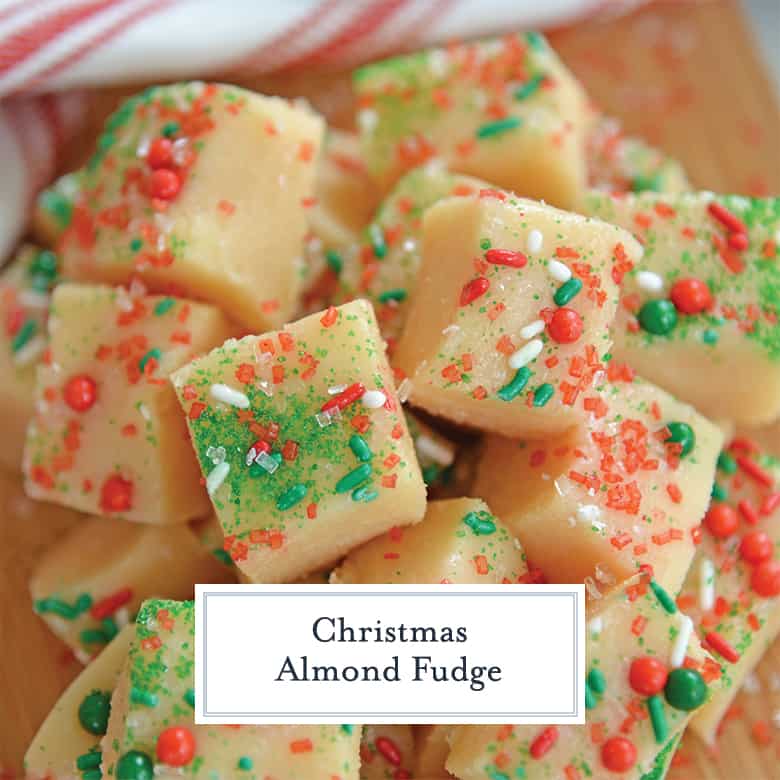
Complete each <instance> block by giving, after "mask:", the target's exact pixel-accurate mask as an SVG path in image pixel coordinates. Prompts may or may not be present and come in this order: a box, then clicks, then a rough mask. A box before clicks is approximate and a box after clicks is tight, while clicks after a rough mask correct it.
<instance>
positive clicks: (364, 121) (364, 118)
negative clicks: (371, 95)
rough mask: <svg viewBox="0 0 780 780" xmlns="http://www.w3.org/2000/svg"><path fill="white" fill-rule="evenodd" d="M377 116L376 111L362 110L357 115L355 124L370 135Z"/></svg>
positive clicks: (377, 118)
mask: <svg viewBox="0 0 780 780" xmlns="http://www.w3.org/2000/svg"><path fill="white" fill-rule="evenodd" d="M378 121H379V116H378V115H377V113H376V111H372V110H371V109H370V108H364V109H362V110H360V111H358V113H357V123H358V126H359V127H360V129H361V130H363V131H365V132H367V133H370V132H371V131H372V130H373V129H374V128H375V127H376V125H377V122H378Z"/></svg>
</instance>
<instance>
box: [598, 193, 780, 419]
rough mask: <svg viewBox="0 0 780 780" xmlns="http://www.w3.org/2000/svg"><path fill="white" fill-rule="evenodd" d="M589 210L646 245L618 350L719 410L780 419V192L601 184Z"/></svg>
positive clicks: (624, 297)
mask: <svg viewBox="0 0 780 780" xmlns="http://www.w3.org/2000/svg"><path fill="white" fill-rule="evenodd" d="M585 213H588V214H591V215H592V216H596V217H599V218H600V219H605V220H607V221H609V222H614V223H615V224H616V225H620V226H622V227H624V228H626V229H627V230H632V231H633V232H634V233H635V234H636V237H637V238H638V239H639V240H640V241H641V242H642V243H643V244H644V246H645V252H644V257H643V258H642V260H641V261H640V262H638V263H634V265H633V267H632V268H629V267H628V266H626V268H625V270H626V275H625V278H624V279H623V285H622V291H621V306H620V307H619V309H618V316H617V318H616V320H615V325H614V339H615V346H614V353H615V355H616V356H617V357H619V358H620V359H622V360H627V361H628V362H629V363H631V365H632V366H634V367H635V368H636V369H637V371H639V373H640V374H642V375H643V376H646V377H647V378H648V379H649V380H650V381H652V382H655V383H656V384H657V385H659V386H660V387H663V388H664V389H665V390H668V391H669V392H670V393H673V394H674V395H676V396H677V397H678V398H680V399H681V400H683V401H687V402H688V403H691V404H693V405H694V406H695V407H696V408H697V409H698V410H699V411H700V412H701V413H702V414H706V415H707V416H709V417H711V418H712V419H715V420H717V419H728V420H733V421H734V422H736V423H740V424H743V425H761V424H766V423H770V422H772V421H773V420H774V419H776V418H777V417H778V415H780V325H778V323H777V307H778V293H777V291H778V289H780V288H778V283H780V271H778V262H777V261H778V258H780V250H778V242H780V235H779V234H778V231H780V198H766V199H759V198H746V197H742V196H736V195H733V196H732V195H714V194H713V193H710V192H699V193H687V194H686V193H684V194H680V195H662V194H654V193H643V194H640V195H630V194H629V195H621V196H617V197H610V196H609V195H606V194H601V193H596V192H594V193H591V194H590V195H589V196H588V198H587V199H586V203H585ZM747 377H749V381H747V379H746V378H747Z"/></svg>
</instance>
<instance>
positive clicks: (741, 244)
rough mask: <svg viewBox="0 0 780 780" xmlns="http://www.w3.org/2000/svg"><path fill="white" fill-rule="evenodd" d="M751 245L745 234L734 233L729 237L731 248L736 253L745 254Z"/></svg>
mask: <svg viewBox="0 0 780 780" xmlns="http://www.w3.org/2000/svg"><path fill="white" fill-rule="evenodd" d="M749 245H750V240H749V239H748V237H747V235H745V233H732V234H731V235H730V236H729V246H730V247H731V248H732V249H733V250H735V251H736V252H744V251H745V250H746V249H747V248H748V246H749Z"/></svg>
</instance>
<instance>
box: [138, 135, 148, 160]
mask: <svg viewBox="0 0 780 780" xmlns="http://www.w3.org/2000/svg"><path fill="white" fill-rule="evenodd" d="M150 146H151V138H149V136H148V135H144V136H141V140H140V141H139V142H138V146H136V148H135V156H136V157H140V158H141V159H142V160H143V159H145V158H146V155H147V154H149V147H150Z"/></svg>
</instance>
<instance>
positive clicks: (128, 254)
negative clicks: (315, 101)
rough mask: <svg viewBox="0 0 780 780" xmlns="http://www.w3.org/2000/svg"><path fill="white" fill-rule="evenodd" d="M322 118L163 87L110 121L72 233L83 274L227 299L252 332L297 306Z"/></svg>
mask: <svg viewBox="0 0 780 780" xmlns="http://www.w3.org/2000/svg"><path fill="white" fill-rule="evenodd" d="M322 133H323V122H322V120H321V119H320V118H319V117H317V116H316V115H315V114H313V113H312V112H311V111H310V110H309V109H308V108H306V107H305V106H304V105H303V104H297V105H294V104H291V103H289V102H288V101H286V100H282V99H281V98H272V97H265V96H262V95H257V94H255V93H253V92H249V91H247V90H244V89H240V88H239V87H234V86H229V85H223V84H203V83H199V82H194V83H189V84H174V85H169V86H160V87H151V88H149V89H147V90H145V91H144V92H142V93H141V94H140V95H137V96H135V97H132V98H130V99H129V100H127V101H126V102H125V103H123V104H122V106H120V108H119V109H118V110H117V111H116V112H115V113H114V114H113V115H112V116H111V117H109V118H108V120H107V121H106V125H105V130H104V132H103V134H102V135H101V136H100V138H99V139H98V142H97V151H96V153H95V155H94V156H93V157H92V159H91V160H90V161H89V162H88V163H87V166H86V168H85V169H84V171H83V173H82V174H81V191H80V193H79V195H78V197H77V200H76V203H75V205H74V207H73V215H72V221H71V225H70V227H69V228H68V230H67V231H66V233H65V234H64V236H63V238H62V241H61V242H60V246H61V251H62V256H63V263H64V268H65V272H66V274H67V276H68V277H69V278H72V279H78V280H87V281H97V282H108V283H111V284H117V283H124V282H127V281H128V280H129V279H131V278H132V277H135V276H138V277H140V278H141V279H142V280H143V281H144V283H145V284H147V285H149V287H150V289H155V290H158V291H161V292H173V293H176V294H183V295H186V296H189V297H193V298H197V299H202V300H206V301H209V302H211V303H215V304H217V305H218V306H220V307H221V308H222V309H224V310H225V311H226V312H229V313H230V316H231V317H233V318H235V319H236V320H237V321H238V322H240V323H242V324H243V325H245V326H246V327H249V328H254V329H263V328H268V327H278V326H279V325H281V324H282V323H283V322H285V321H286V320H287V319H289V318H290V316H292V315H293V313H294V311H295V309H296V307H297V305H298V297H299V293H300V289H301V281H302V262H303V238H304V234H305V232H306V213H305V212H306V209H307V208H310V207H311V206H312V205H313V203H314V199H313V195H314V181H315V168H316V160H317V155H318V151H319V146H320V141H321V137H322Z"/></svg>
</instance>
